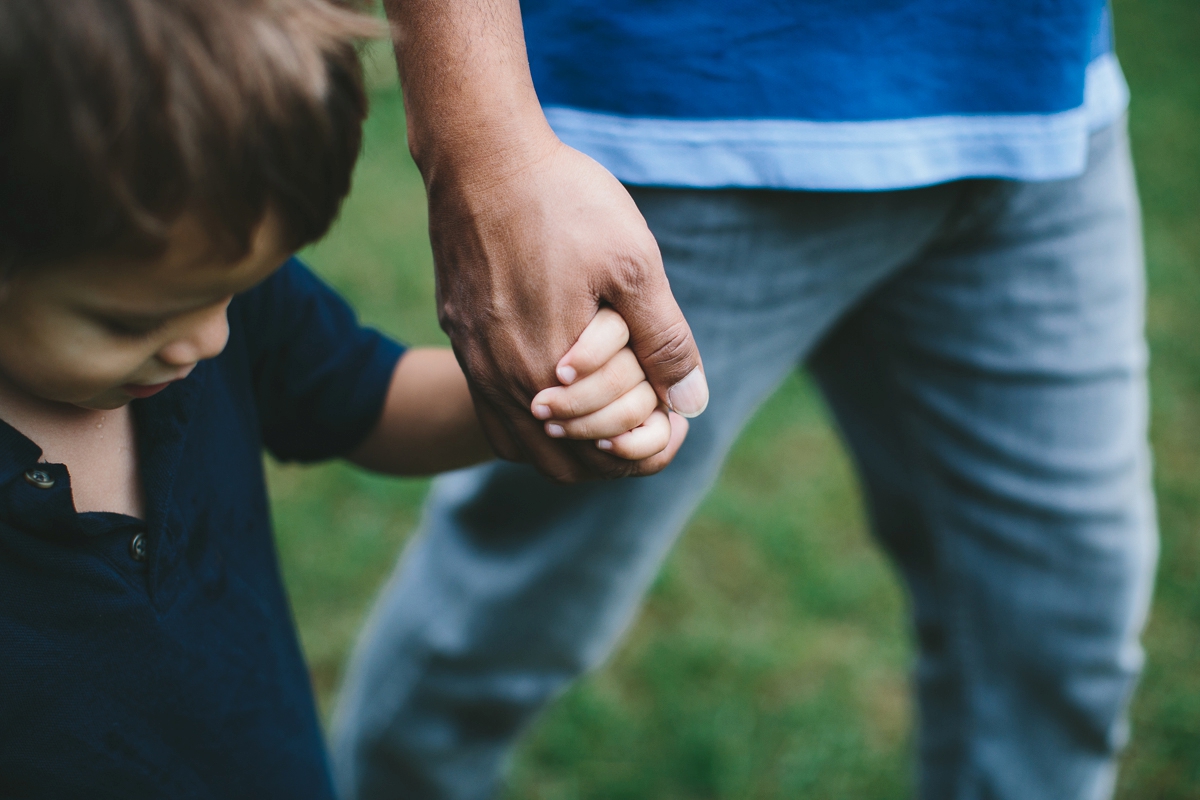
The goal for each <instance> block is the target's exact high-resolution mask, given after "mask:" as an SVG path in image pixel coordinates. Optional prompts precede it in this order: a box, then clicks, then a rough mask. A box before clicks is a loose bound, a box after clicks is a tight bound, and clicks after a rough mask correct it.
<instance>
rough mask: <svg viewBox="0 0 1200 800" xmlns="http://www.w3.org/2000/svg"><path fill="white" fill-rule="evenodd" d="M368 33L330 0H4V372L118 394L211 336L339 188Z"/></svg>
mask: <svg viewBox="0 0 1200 800" xmlns="http://www.w3.org/2000/svg"><path fill="white" fill-rule="evenodd" d="M374 32H375V26H374V23H373V22H372V21H371V20H370V19H368V18H365V17H362V16H360V15H358V14H355V13H353V12H351V11H349V10H346V9H345V8H342V7H339V6H337V5H334V4H331V3H330V2H327V0H53V1H52V2H51V0H33V1H32V2H15V3H0V109H3V112H2V113H0V377H2V378H4V379H6V380H7V382H8V383H9V384H11V385H14V386H15V387H16V388H18V389H20V390H23V391H25V392H27V393H29V394H32V395H34V396H36V397H39V398H41V399H45V400H52V401H60V402H69V403H75V404H78V405H85V406H92V407H112V406H115V405H120V404H121V403H123V402H128V400H129V399H131V398H133V397H136V396H140V395H141V394H144V393H145V392H144V391H143V390H139V389H137V388H136V386H139V385H140V386H145V385H148V384H158V383H162V382H164V381H169V380H172V379H174V378H178V377H182V375H183V374H186V372H187V371H188V370H190V369H191V366H193V365H194V363H195V361H196V360H199V359H200V358H205V357H211V356H213V355H215V354H216V353H217V352H219V351H220V349H221V347H222V346H223V344H224V336H225V334H224V330H225V328H224V307H225V305H226V304H227V303H228V299H229V296H230V295H231V294H232V293H234V292H237V291H240V290H242V289H245V288H249V286H252V285H253V284H254V283H256V282H258V281H259V280H261V279H262V278H264V277H266V276H267V275H268V274H270V272H271V271H272V270H273V269H274V268H275V267H277V266H278V265H279V264H280V263H281V262H282V261H283V260H284V258H285V257H286V256H287V254H289V253H291V252H292V251H294V250H296V249H297V248H299V247H300V246H301V245H303V244H306V243H308V242H311V241H313V240H315V239H317V238H319V237H320V236H321V235H322V234H323V233H324V232H325V231H326V230H327V229H328V228H329V225H330V224H331V223H332V221H333V219H334V217H335V216H336V214H337V210H338V207H339V205H340V203H341V200H342V198H343V197H344V196H345V195H346V193H347V191H348V190H349V186H350V177H351V172H352V169H353V166H354V162H355V159H356V158H357V155H358V150H359V145H360V141H361V128H362V120H363V118H364V116H365V114H366V99H365V95H364V91H363V87H362V78H361V72H360V68H359V62H358V57H357V53H356V51H355V46H354V42H355V40H356V39H358V38H360V37H363V36H367V35H371V34H373V33H374ZM218 318H219V319H218ZM218 334H219V335H218ZM218 340H219V341H218ZM130 385H133V386H132V387H131V386H130ZM122 387H125V388H122Z"/></svg>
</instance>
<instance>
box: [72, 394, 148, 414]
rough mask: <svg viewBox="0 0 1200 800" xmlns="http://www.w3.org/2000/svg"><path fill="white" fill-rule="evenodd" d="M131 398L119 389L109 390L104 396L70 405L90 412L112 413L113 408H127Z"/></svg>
mask: <svg viewBox="0 0 1200 800" xmlns="http://www.w3.org/2000/svg"><path fill="white" fill-rule="evenodd" d="M132 401H133V398H132V397H130V396H129V395H128V394H126V393H125V392H123V391H121V390H120V389H110V390H109V391H107V392H105V393H104V394H101V395H97V396H96V397H92V398H90V399H88V400H83V401H79V402H74V403H71V405H73V406H79V407H80V408H86V409H89V410H91V411H112V410H113V409H115V408H120V407H122V406H127V405H129V404H130V402H132Z"/></svg>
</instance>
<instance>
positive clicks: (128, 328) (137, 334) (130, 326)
mask: <svg viewBox="0 0 1200 800" xmlns="http://www.w3.org/2000/svg"><path fill="white" fill-rule="evenodd" d="M100 324H101V325H103V326H104V327H105V328H107V329H108V331H109V332H110V333H113V334H115V335H117V336H122V337H125V338H127V339H138V338H141V337H143V336H149V335H150V334H152V333H154V332H155V331H156V330H158V329H159V328H161V327H162V322H136V323H135V322H127V321H124V320H119V319H109V318H101V319H100Z"/></svg>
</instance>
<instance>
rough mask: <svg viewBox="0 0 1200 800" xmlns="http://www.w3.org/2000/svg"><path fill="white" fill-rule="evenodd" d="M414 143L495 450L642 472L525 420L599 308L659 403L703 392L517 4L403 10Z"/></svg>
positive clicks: (645, 470) (683, 336) (452, 312)
mask: <svg viewBox="0 0 1200 800" xmlns="http://www.w3.org/2000/svg"><path fill="white" fill-rule="evenodd" d="M385 6H386V8H387V11H388V16H389V17H390V19H391V20H392V22H393V23H394V26H395V29H396V31H397V42H396V44H397V48H396V51H397V61H398V64H399V68H400V75H401V80H402V83H403V88H404V101H405V107H406V109H407V113H408V117H407V118H408V139H409V146H410V149H411V151H412V154H413V158H414V159H415V160H416V163H417V165H418V167H419V168H420V169H421V174H422V176H423V177H424V180H425V184H426V189H427V192H428V197H429V220H430V222H429V227H430V238H431V241H432V245H433V252H434V263H435V269H436V273H437V287H438V305H439V314H440V320H441V323H442V327H443V328H444V329H445V330H446V332H447V334H448V335H449V336H450V340H451V343H452V344H453V346H454V350H455V353H456V354H457V356H458V358H459V361H460V363H461V364H462V365H463V367H464V370H465V372H466V374H467V378H468V384H469V387H470V390H471V393H472V397H473V399H474V402H475V406H476V409H477V411H478V412H479V416H480V419H481V420H482V422H483V424H484V428H485V430H486V432H487V436H488V439H489V441H490V442H491V444H492V446H493V448H494V449H495V451H496V452H497V453H498V454H499V455H501V456H502V457H504V458H510V459H518V460H522V459H523V460H529V461H532V462H533V463H534V464H535V465H536V466H537V467H538V468H539V469H540V470H541V471H542V472H543V473H544V474H546V475H548V476H550V477H552V478H554V479H557V480H560V481H565V482H571V481H577V480H583V479H587V478H593V477H597V476H600V477H617V476H622V475H646V474H651V473H653V472H656V471H658V470H659V469H661V468H662V467H664V466H665V465H666V464H665V463H664V462H663V461H662V460H661V459H657V460H654V461H641V462H639V461H627V460H621V459H616V458H611V457H609V456H608V455H607V454H605V453H603V452H598V451H597V448H595V447H591V446H589V445H586V444H576V443H571V442H566V441H564V439H563V438H559V437H554V436H552V435H550V434H549V433H548V429H547V428H546V427H545V426H543V425H541V424H538V422H537V421H536V420H531V419H529V409H530V404H531V401H532V399H533V397H534V396H535V395H536V394H537V393H538V392H539V391H541V390H542V389H545V388H548V387H551V386H554V385H555V384H556V383H558V382H560V381H561V382H565V383H569V382H570V381H563V380H562V378H563V376H562V375H556V368H557V367H559V366H561V365H560V364H559V355H560V354H561V353H562V352H563V351H564V350H565V349H566V348H568V347H570V346H571V345H572V343H573V342H575V341H576V339H577V338H578V336H579V335H580V332H581V331H583V330H584V328H585V326H587V324H588V323H589V322H590V320H591V319H592V318H593V317H594V316H595V315H596V313H597V311H598V310H599V309H600V308H601V307H608V308H611V309H613V310H615V311H616V312H617V313H618V314H619V315H620V316H621V317H623V318H624V319H625V320H626V322H627V323H628V327H629V331H630V341H629V346H630V348H631V350H632V352H633V353H634V355H635V356H636V358H637V360H638V362H639V363H640V364H641V367H642V369H643V370H644V372H645V375H646V380H647V383H648V385H649V387H650V388H651V389H652V390H653V392H654V395H655V396H656V397H657V399H658V401H659V402H660V403H661V404H663V405H664V406H667V407H670V408H672V409H674V410H676V411H679V412H681V413H683V414H685V415H686V416H694V415H696V414H699V413H700V412H701V411H703V410H704V407H705V406H706V405H707V402H708V387H707V384H706V382H705V380H704V373H703V367H702V365H701V361H700V355H699V353H698V351H697V349H696V345H695V342H694V341H693V339H692V334H691V330H690V329H689V327H688V324H687V321H686V320H685V319H684V317H683V314H682V313H681V312H680V310H679V307H678V305H677V304H676V303H675V300H674V297H673V296H672V295H671V291H670V287H669V286H668V284H667V279H666V275H665V273H664V271H663V266H662V259H661V256H660V255H659V252H658V247H657V244H656V243H655V241H654V237H653V236H652V235H651V233H650V231H649V229H648V228H647V227H646V223H645V221H644V220H643V219H642V216H641V214H640V213H639V212H638V210H637V207H636V205H635V204H634V202H633V200H632V199H631V198H630V196H629V194H628V192H626V191H625V189H624V188H623V187H622V186H621V185H620V183H619V182H618V181H617V180H616V179H615V178H613V176H612V175H611V174H610V173H609V172H608V171H607V170H605V169H604V168H603V167H601V166H600V165H599V164H597V163H596V162H595V161H593V160H591V159H590V158H588V157H587V156H584V155H583V154H581V153H579V152H578V151H576V150H573V149H571V148H569V147H567V146H566V145H564V144H563V143H562V142H560V141H559V140H558V138H557V137H556V136H555V135H554V133H553V131H551V129H550V127H549V125H548V124H547V123H546V119H545V116H544V115H543V114H542V111H541V107H540V106H539V104H538V100H537V96H536V94H535V93H534V90H533V83H532V79H531V78H530V74H529V66H528V63H527V60H526V57H525V43H524V38H523V33H522V29H521V19H520V8H519V3H518V0H453V2H446V1H445V0H394V1H393V2H387V3H385Z"/></svg>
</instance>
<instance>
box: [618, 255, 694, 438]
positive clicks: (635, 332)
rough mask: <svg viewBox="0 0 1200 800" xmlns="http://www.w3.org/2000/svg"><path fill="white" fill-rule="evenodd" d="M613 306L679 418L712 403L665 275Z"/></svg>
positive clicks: (649, 375)
mask: <svg viewBox="0 0 1200 800" xmlns="http://www.w3.org/2000/svg"><path fill="white" fill-rule="evenodd" d="M612 305H613V308H614V309H615V310H616V311H617V313H618V314H620V315H621V316H622V317H624V318H625V323H626V324H627V325H628V326H629V346H630V347H631V348H632V349H633V352H634V354H635V355H636V356H637V357H638V361H639V362H640V363H641V365H642V370H643V371H644V372H645V373H646V380H648V381H649V382H650V385H651V386H653V387H654V390H655V391H656V392H657V393H658V396H659V398H660V399H661V400H662V401H663V402H664V403H666V405H667V407H668V408H669V409H671V410H672V411H674V412H675V413H677V414H679V415H680V416H684V417H688V418H691V417H696V416H699V415H700V413H701V412H703V411H704V409H705V408H707V407H708V381H707V380H706V379H705V377H704V364H703V363H702V362H701V360H700V351H699V349H697V347H696V341H695V339H693V338H692V329H691V327H690V326H689V325H688V323H687V320H686V319H684V317H683V312H682V311H681V310H680V309H679V305H678V304H677V303H676V302H675V298H674V297H673V296H672V295H671V289H670V286H668V285H667V281H666V277H665V276H664V277H663V280H662V281H661V283H659V285H658V286H656V287H654V288H653V289H643V291H641V292H639V293H638V296H636V297H632V298H631V297H626V298H621V299H617V300H615V302H613V303H612Z"/></svg>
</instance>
